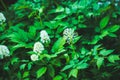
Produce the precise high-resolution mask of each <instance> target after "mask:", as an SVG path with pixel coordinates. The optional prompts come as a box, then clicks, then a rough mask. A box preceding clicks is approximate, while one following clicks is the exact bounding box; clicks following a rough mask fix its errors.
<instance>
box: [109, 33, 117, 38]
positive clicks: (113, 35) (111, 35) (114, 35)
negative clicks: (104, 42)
mask: <svg viewBox="0 0 120 80" xmlns="http://www.w3.org/2000/svg"><path fill="white" fill-rule="evenodd" d="M108 36H110V37H114V38H115V37H117V35H116V34H114V33H109V34H108Z"/></svg>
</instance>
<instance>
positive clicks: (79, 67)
mask: <svg viewBox="0 0 120 80" xmlns="http://www.w3.org/2000/svg"><path fill="white" fill-rule="evenodd" d="M85 68H88V64H87V63H80V64H78V65H77V69H85Z"/></svg>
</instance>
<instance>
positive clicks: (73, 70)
mask: <svg viewBox="0 0 120 80" xmlns="http://www.w3.org/2000/svg"><path fill="white" fill-rule="evenodd" d="M77 75H78V69H72V70H71V71H70V74H69V77H71V76H73V77H75V78H77Z"/></svg>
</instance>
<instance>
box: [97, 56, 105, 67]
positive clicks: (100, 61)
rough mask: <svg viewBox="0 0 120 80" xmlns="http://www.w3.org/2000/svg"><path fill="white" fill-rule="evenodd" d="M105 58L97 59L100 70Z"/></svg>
mask: <svg viewBox="0 0 120 80" xmlns="http://www.w3.org/2000/svg"><path fill="white" fill-rule="evenodd" d="M103 61H104V58H103V57H98V59H97V67H98V69H100V67H101V65H102V64H103Z"/></svg>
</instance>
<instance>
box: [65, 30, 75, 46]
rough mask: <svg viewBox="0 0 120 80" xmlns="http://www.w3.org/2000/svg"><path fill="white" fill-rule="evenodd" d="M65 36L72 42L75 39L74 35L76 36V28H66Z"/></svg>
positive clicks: (68, 41)
mask: <svg viewBox="0 0 120 80" xmlns="http://www.w3.org/2000/svg"><path fill="white" fill-rule="evenodd" d="M63 37H64V38H65V40H66V41H67V43H68V44H70V43H71V42H72V41H73V40H74V37H76V34H75V32H74V29H72V28H67V29H65V30H64V31H63Z"/></svg>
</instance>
